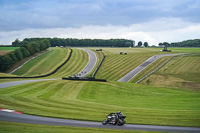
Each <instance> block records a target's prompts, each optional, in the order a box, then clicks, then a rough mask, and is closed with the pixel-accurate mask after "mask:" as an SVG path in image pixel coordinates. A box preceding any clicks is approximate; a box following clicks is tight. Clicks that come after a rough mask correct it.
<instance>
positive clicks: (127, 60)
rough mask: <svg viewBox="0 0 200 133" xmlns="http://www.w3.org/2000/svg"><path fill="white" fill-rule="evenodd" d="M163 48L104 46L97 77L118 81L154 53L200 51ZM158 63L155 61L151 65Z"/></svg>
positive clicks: (196, 50)
mask: <svg viewBox="0 0 200 133" xmlns="http://www.w3.org/2000/svg"><path fill="white" fill-rule="evenodd" d="M161 49H163V48H103V52H104V54H105V55H106V59H105V60H104V62H103V64H102V66H101V67H100V69H99V71H98V73H97V75H96V77H97V78H102V79H107V80H110V81H111V80H114V81H116V80H119V79H120V78H122V77H123V76H125V75H126V74H127V73H128V72H130V71H131V70H133V69H134V68H136V67H137V66H138V65H140V64H141V63H142V62H143V61H145V60H146V59H148V58H149V57H151V56H153V55H158V54H173V53H196V52H200V48H169V49H170V50H172V52H167V53H166V52H161V51H160V50H161ZM120 51H121V52H123V53H127V55H120V54H119V53H120ZM167 58H168V57H164V58H162V59H160V60H158V61H156V62H158V63H159V64H160V63H162V62H164V61H165V60H166V59H167ZM155 64H156V65H155ZM157 65H158V64H157V63H154V64H153V65H151V67H152V66H153V67H155V66H157ZM150 69H152V68H150V67H148V69H145V70H143V73H139V74H138V76H137V77H135V78H134V79H132V80H131V82H136V80H138V79H139V78H141V77H142V76H143V75H145V74H146V73H148V72H149V71H150Z"/></svg>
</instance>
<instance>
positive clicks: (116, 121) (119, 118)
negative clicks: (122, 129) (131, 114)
mask: <svg viewBox="0 0 200 133" xmlns="http://www.w3.org/2000/svg"><path fill="white" fill-rule="evenodd" d="M125 118H126V116H124V115H123V114H122V113H121V112H120V113H110V114H109V115H108V116H107V119H105V120H103V121H102V124H103V125H106V124H112V125H118V126H122V125H124V124H125V123H126V121H125Z"/></svg>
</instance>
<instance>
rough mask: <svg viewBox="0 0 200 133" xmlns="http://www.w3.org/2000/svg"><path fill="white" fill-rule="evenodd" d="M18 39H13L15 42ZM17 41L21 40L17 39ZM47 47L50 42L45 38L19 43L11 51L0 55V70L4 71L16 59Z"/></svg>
mask: <svg viewBox="0 0 200 133" xmlns="http://www.w3.org/2000/svg"><path fill="white" fill-rule="evenodd" d="M18 41H19V40H18V39H16V40H15V42H18ZM19 43H21V42H20V41H19ZM15 46H17V45H15ZM49 47H50V42H49V40H47V39H42V40H37V41H30V42H27V43H23V44H21V45H20V48H19V49H16V50H14V51H11V52H9V53H7V54H5V55H0V72H6V71H7V70H8V69H9V68H10V67H12V66H13V65H14V64H15V63H16V62H17V61H20V60H22V59H24V58H26V57H29V56H31V55H33V54H35V53H37V52H40V51H43V50H46V49H47V48H49Z"/></svg>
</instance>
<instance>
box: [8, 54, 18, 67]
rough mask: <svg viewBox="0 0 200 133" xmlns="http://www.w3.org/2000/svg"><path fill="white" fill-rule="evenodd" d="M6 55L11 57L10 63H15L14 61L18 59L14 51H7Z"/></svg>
mask: <svg viewBox="0 0 200 133" xmlns="http://www.w3.org/2000/svg"><path fill="white" fill-rule="evenodd" d="M8 56H9V57H10V58H11V60H12V65H13V64H15V63H16V62H17V61H18V59H17V57H16V55H15V51H11V52H9V53H8Z"/></svg>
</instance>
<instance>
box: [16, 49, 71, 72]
mask: <svg viewBox="0 0 200 133" xmlns="http://www.w3.org/2000/svg"><path fill="white" fill-rule="evenodd" d="M68 53H69V50H68V49H66V48H51V51H49V52H46V53H44V54H42V55H40V56H38V57H37V58H34V59H32V60H31V61H29V62H28V63H26V64H25V65H23V67H21V68H20V69H18V70H17V71H15V72H14V73H13V74H15V75H19V76H21V75H23V76H35V75H43V74H45V73H48V72H50V71H52V70H53V69H55V67H56V66H58V65H59V64H60V63H61V62H64V61H65V60H66V59H67V58H68Z"/></svg>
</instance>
